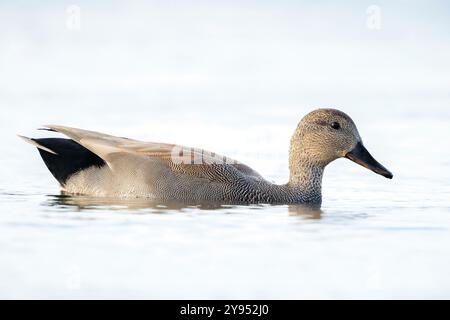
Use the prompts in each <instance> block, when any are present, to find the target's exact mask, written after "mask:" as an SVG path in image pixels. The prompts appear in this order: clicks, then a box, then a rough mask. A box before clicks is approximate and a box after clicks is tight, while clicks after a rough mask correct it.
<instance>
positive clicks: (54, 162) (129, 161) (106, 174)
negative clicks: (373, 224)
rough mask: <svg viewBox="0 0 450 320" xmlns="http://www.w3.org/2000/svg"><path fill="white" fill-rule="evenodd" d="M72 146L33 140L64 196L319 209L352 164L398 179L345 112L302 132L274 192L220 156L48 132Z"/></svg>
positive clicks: (61, 129)
mask: <svg viewBox="0 0 450 320" xmlns="http://www.w3.org/2000/svg"><path fill="white" fill-rule="evenodd" d="M42 129H43V130H48V131H54V132H58V133H61V134H63V135H65V136H66V137H67V138H68V139H67V138H39V139H34V138H28V137H24V136H19V137H20V138H22V139H23V140H25V141H26V142H28V143H30V144H32V145H33V146H35V147H36V148H37V149H38V151H39V153H40V155H41V157H42V159H43V161H44V163H45V165H46V166H47V168H48V169H49V171H50V172H51V173H52V175H53V176H54V177H55V178H56V180H57V181H58V182H59V184H60V186H61V189H62V192H64V193H65V194H74V195H85V196H94V197H117V198H147V199H153V200H158V201H189V202H202V203H205V202H215V203H224V204H225V203H247V204H299V205H311V206H316V207H317V206H318V207H320V206H321V204H322V178H323V174H324V170H325V167H326V166H327V165H328V164H330V163H331V162H333V161H334V160H336V159H339V158H347V159H349V160H351V161H353V162H355V163H357V164H359V165H361V166H363V167H365V168H367V169H369V170H372V171H373V172H375V173H377V174H379V175H381V176H383V177H385V178H388V179H392V178H393V174H392V173H391V172H390V171H389V170H388V169H386V168H385V167H384V166H383V165H381V164H380V163H379V162H378V161H377V160H375V159H374V158H373V157H372V155H371V154H370V153H369V151H368V150H367V149H366V148H365V146H364V144H363V141H362V139H361V137H360V135H359V132H358V129H357V127H356V125H355V123H354V122H353V120H352V119H351V118H350V117H349V116H348V115H347V114H345V113H344V112H342V111H340V110H337V109H331V108H321V109H316V110H314V111H312V112H310V113H308V114H307V115H305V116H304V117H303V118H302V119H301V121H300V122H299V123H298V125H297V128H296V129H295V131H294V133H293V135H292V138H291V141H290V149H289V180H288V182H287V183H285V184H275V183H272V182H270V181H268V180H266V179H264V178H263V177H262V176H261V175H260V174H259V173H258V172H256V171H255V170H253V169H252V168H251V167H249V166H247V165H245V164H243V163H241V162H239V161H236V160H234V159H232V158H228V157H226V156H222V155H220V154H217V153H214V152H209V151H206V150H203V149H197V148H190V147H185V146H181V145H176V144H168V143H155V142H143V141H138V140H133V139H128V138H122V137H116V136H112V135H108V134H104V133H100V132H95V131H89V130H84V129H78V128H72V127H66V126H61V125H48V126H45V127H44V128H42Z"/></svg>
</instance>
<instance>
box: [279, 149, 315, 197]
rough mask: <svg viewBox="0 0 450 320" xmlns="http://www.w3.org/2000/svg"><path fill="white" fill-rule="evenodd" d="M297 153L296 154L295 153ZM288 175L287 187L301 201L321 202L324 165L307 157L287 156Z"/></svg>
mask: <svg viewBox="0 0 450 320" xmlns="http://www.w3.org/2000/svg"><path fill="white" fill-rule="evenodd" d="M297 155H298V154H297ZM289 171H290V177H289V182H288V187H289V189H291V191H292V192H293V193H294V194H296V195H297V196H298V197H299V198H300V200H301V201H302V202H312V203H319V204H320V203H321V202H322V176H323V171H324V166H323V165H321V164H318V163H314V162H312V161H311V160H310V159H308V158H307V157H301V156H300V157H298V156H294V155H293V154H292V152H291V154H290V157H289Z"/></svg>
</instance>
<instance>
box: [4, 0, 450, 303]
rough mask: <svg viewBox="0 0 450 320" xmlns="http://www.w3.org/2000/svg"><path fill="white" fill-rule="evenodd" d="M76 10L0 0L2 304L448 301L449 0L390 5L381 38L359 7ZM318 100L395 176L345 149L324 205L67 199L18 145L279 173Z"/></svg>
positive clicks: (141, 5) (264, 4) (149, 5)
mask: <svg viewBox="0 0 450 320" xmlns="http://www.w3.org/2000/svg"><path fill="white" fill-rule="evenodd" d="M175 3H176V5H175ZM76 4H77V5H78V6H79V7H80V8H81V14H82V16H81V23H82V25H81V30H78V31H74V30H71V29H70V28H68V27H67V26H66V24H65V21H66V15H67V12H66V8H65V7H64V5H61V4H60V2H56V1H41V2H39V4H37V3H36V4H35V3H33V4H32V3H31V2H29V3H27V2H24V1H20V2H10V3H6V2H2V3H0V18H1V19H0V23H1V24H2V26H3V27H2V28H0V136H1V142H0V146H1V150H2V155H1V157H0V298H191V299H193V298H225V299H226V298H242V299H245V298H288V299H291V298H450V272H449V270H450V196H449V195H450V183H449V181H450V149H449V148H448V138H449V136H450V108H449V106H450V95H449V91H448V83H450V64H449V60H448V57H449V56H450V45H449V41H448V39H449V38H448V30H450V25H449V24H450V18H449V12H450V11H449V10H448V3H447V2H445V1H436V2H433V5H432V6H430V5H429V4H427V3H425V2H419V1H411V3H410V2H408V6H407V8H406V7H405V4H404V3H403V2H392V1H389V2H388V1H379V6H380V8H381V10H382V17H383V18H382V19H383V20H382V27H381V29H380V30H370V29H368V28H367V26H366V16H367V13H366V9H367V6H366V5H364V4H361V2H357V1H346V2H345V4H342V5H340V6H337V5H336V4H335V3H334V2H331V1H321V2H317V1H310V2H308V1H302V2H298V1H277V2H273V1H272V2H269V1H258V2H248V3H246V4H244V3H241V2H239V4H238V3H237V2H233V1H231V2H203V1H198V2H195V3H192V4H191V3H189V5H188V4H187V3H185V2H182V1H180V2H177V1H176V2H174V3H173V4H172V2H170V3H169V2H168V3H166V2H164V3H163V2H156V1H133V4H129V3H128V2H120V3H115V4H114V6H109V5H106V4H101V5H100V4H95V3H93V2H92V1H84V0H79V1H76ZM367 5H368V4H367ZM237 7H239V10H237V9H236V8H237ZM316 107H336V108H340V109H342V110H343V111H345V112H347V113H348V114H349V115H351V116H352V118H353V119H354V120H355V122H356V124H357V126H358V128H359V130H360V133H361V136H362V138H363V140H364V143H365V145H366V147H367V148H368V150H369V151H370V152H371V153H372V154H373V155H374V157H375V158H376V159H377V160H379V161H380V162H381V163H382V164H383V165H385V166H386V167H387V168H388V169H389V170H391V171H392V172H393V173H394V179H393V180H387V179H384V178H383V177H380V176H378V175H376V174H374V173H372V172H370V171H368V170H366V169H364V168H362V167H360V166H358V165H356V164H354V163H351V162H350V161H349V160H346V159H343V160H338V161H336V162H334V163H332V164H331V165H330V166H329V167H328V168H327V169H326V172H325V176H324V186H323V199H324V201H323V206H322V209H321V210H320V211H311V210H304V209H302V208H298V207H294V206H283V205H281V206H269V205H260V206H229V205H228V206H220V205H219V206H218V205H213V204H209V205H201V206H198V205H189V206H186V205H181V204H174V203H171V204H159V203H149V202H147V201H143V200H129V201H125V200H117V199H93V198H88V197H70V196H62V195H61V194H60V192H59V188H58V186H57V183H56V181H55V180H54V179H53V177H52V176H51V175H50V173H49V172H48V171H47V169H46V168H45V166H44V164H43V162H42V160H41V159H40V157H39V154H38V152H37V151H36V150H35V149H34V148H32V147H31V146H29V145H27V144H25V143H23V141H21V140H20V139H18V138H17V137H16V136H15V134H17V133H20V134H24V135H28V136H34V137H42V136H44V135H47V134H48V133H45V132H38V131H35V130H34V129H35V128H38V127H39V126H42V125H45V124H48V123H56V124H64V125H71V126H76V127H82V128H87V129H94V130H98V131H104V132H107V133H111V134H115V135H119V136H127V137H131V138H137V139H142V140H148V141H156V142H174V143H179V144H183V145H187V146H193V147H202V148H205V149H207V150H212V151H216V152H218V153H220V154H225V155H227V156H229V157H231V158H235V159H238V160H240V161H242V162H244V163H246V164H248V165H250V166H251V167H253V168H254V169H256V170H257V171H258V172H260V173H261V174H262V175H263V176H265V177H267V178H268V179H269V180H273V181H275V182H278V183H284V182H286V180H287V178H288V168H287V157H288V147H289V139H290V136H291V134H292V132H293V131H294V129H295V127H296V125H297V122H298V121H299V120H300V118H301V117H302V116H303V115H305V114H306V113H307V112H309V111H311V110H312V109H314V108H316Z"/></svg>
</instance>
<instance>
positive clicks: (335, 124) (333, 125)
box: [331, 122, 341, 130]
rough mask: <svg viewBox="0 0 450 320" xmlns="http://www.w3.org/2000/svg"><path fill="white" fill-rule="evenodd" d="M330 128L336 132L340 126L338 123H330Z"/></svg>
mask: <svg viewBox="0 0 450 320" xmlns="http://www.w3.org/2000/svg"><path fill="white" fill-rule="evenodd" d="M331 127H332V128H333V129H336V130H338V129H339V128H340V127H341V125H340V124H339V123H338V122H332V123H331Z"/></svg>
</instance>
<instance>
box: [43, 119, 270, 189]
mask: <svg viewBox="0 0 450 320" xmlns="http://www.w3.org/2000/svg"><path fill="white" fill-rule="evenodd" d="M46 127H47V128H48V129H51V130H53V131H56V132H59V133H62V134H64V135H66V136H68V137H69V138H71V139H72V140H74V141H75V142H77V143H79V144H80V145H82V146H83V147H85V148H86V149H88V150H89V151H91V152H93V153H94V154H96V155H97V156H99V157H100V158H101V159H103V160H104V161H105V162H106V163H107V164H108V166H109V167H110V168H111V169H112V170H113V171H114V168H115V166H117V167H120V165H118V164H119V163H123V161H124V160H125V159H127V158H140V159H142V158H144V159H146V160H149V161H154V162H156V163H159V164H160V165H163V166H167V167H169V168H170V169H171V170H172V171H173V172H177V173H183V174H187V175H191V176H196V177H201V178H206V179H208V180H211V181H217V180H224V179H225V180H227V178H228V177H227V176H229V173H230V171H233V172H235V171H237V172H239V173H240V174H243V175H245V176H248V177H253V178H255V179H258V180H259V179H263V178H262V177H261V175H260V174H259V173H257V172H256V171H255V170H253V169H252V168H250V167H249V166H247V165H245V164H243V163H240V162H238V161H236V160H234V159H231V158H228V157H225V156H222V155H220V154H217V153H214V152H209V151H207V150H203V149H197V148H190V147H185V146H181V145H176V144H168V143H155V142H144V141H139V140H133V139H128V138H122V137H116V136H112V135H108V134H104V133H100V132H95V131H89V130H83V129H77V128H71V127H66V126H59V125H48V126H46Z"/></svg>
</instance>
